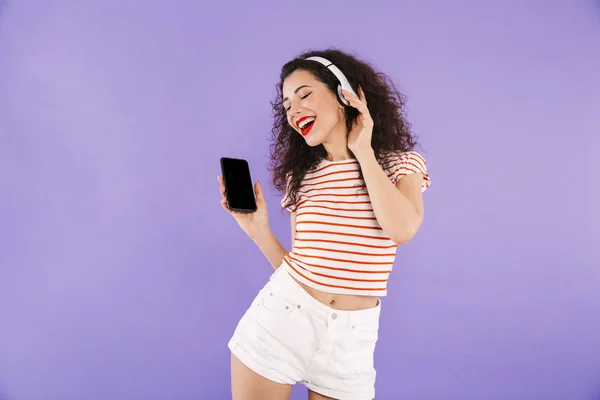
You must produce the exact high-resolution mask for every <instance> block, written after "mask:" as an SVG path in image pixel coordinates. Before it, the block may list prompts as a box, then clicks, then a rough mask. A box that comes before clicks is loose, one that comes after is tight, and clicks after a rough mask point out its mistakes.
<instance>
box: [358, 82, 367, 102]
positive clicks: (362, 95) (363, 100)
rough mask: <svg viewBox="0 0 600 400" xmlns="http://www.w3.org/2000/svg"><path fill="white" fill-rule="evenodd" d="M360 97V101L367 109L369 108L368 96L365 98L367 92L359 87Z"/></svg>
mask: <svg viewBox="0 0 600 400" xmlns="http://www.w3.org/2000/svg"><path fill="white" fill-rule="evenodd" d="M358 96H359V98H360V101H362V102H363V103H364V105H365V107H367V96H365V92H364V90H363V89H362V87H360V86H359V87H358Z"/></svg>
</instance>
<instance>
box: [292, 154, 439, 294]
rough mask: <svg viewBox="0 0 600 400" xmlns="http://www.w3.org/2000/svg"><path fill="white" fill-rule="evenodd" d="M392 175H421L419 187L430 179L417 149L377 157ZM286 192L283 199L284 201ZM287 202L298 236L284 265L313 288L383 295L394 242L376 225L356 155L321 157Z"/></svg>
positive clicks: (334, 291) (343, 292) (425, 186)
mask: <svg viewBox="0 0 600 400" xmlns="http://www.w3.org/2000/svg"><path fill="white" fill-rule="evenodd" d="M380 165H381V166H382V168H383V170H384V171H385V172H386V173H387V175H388V176H389V178H390V180H391V181H392V182H393V183H394V184H396V182H397V181H398V179H400V178H401V177H403V176H405V175H408V174H411V173H416V172H420V173H422V174H423V176H424V179H423V184H422V191H425V189H427V188H428V187H429V184H430V182H431V180H430V178H429V175H428V173H427V168H426V163H425V160H424V159H423V157H422V156H421V155H420V154H418V153H417V152H414V151H410V152H404V153H395V154H393V153H390V154H389V155H387V156H386V157H384V158H383V159H382V160H381V161H380ZM287 200H288V196H287V193H286V195H285V197H284V198H283V199H282V201H281V204H282V205H284V206H285V205H286V203H287ZM296 200H297V201H296V203H295V204H294V205H292V206H288V207H286V209H287V210H288V211H290V212H291V211H296V236H295V238H294V245H293V248H292V250H291V251H290V252H289V253H288V254H287V255H286V256H285V257H284V258H283V263H282V266H281V267H282V268H286V269H287V271H288V272H289V273H290V274H291V275H292V276H293V277H294V278H296V279H297V280H299V281H300V282H302V283H304V284H306V285H307V286H309V287H313V288H315V289H318V290H321V291H324V292H329V293H336V294H353V295H369V296H385V295H387V281H388V278H389V275H390V272H391V270H392V266H393V264H394V259H395V257H396V249H397V247H398V246H397V245H396V244H395V243H394V242H393V241H392V240H391V239H390V238H389V237H388V236H387V235H386V234H385V233H384V231H383V230H382V229H381V227H380V226H379V223H378V222H377V219H376V218H375V214H374V213H373V208H372V207H371V202H370V199H369V195H368V193H367V191H366V186H365V183H364V180H362V179H361V178H360V175H359V164H358V161H356V160H344V161H328V160H322V161H321V162H320V163H319V165H318V166H317V167H316V169H314V170H312V171H310V172H308V173H307V174H306V175H305V177H304V179H303V181H302V185H301V187H300V190H299V192H298V193H297V196H296Z"/></svg>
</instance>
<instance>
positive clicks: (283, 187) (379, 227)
mask: <svg viewBox="0 0 600 400" xmlns="http://www.w3.org/2000/svg"><path fill="white" fill-rule="evenodd" d="M309 57H310V59H309ZM342 71H343V73H342ZM348 81H349V82H350V83H351V85H349V84H348ZM403 108H404V101H403V98H402V96H401V95H400V93H399V92H398V91H397V90H396V89H395V86H394V85H393V83H391V82H390V81H389V79H387V77H386V76H385V75H383V74H381V73H378V72H376V71H375V70H374V69H373V68H372V67H370V66H369V65H368V64H367V63H365V62H362V61H360V60H358V59H357V58H355V57H353V56H351V55H349V54H346V53H343V52H341V51H338V50H326V51H315V52H309V53H306V54H302V55H301V56H299V57H298V58H296V59H294V60H292V61H290V62H289V63H287V64H286V65H284V66H283V69H282V71H281V76H280V82H279V85H278V93H277V97H276V99H275V101H274V103H273V109H274V113H275V122H274V126H273V139H274V143H273V145H272V147H271V150H272V151H271V166H272V170H273V182H274V184H275V187H276V188H277V189H279V190H280V191H282V192H284V193H285V195H284V197H283V200H282V206H283V207H285V208H286V209H287V210H288V211H290V213H291V230H292V249H291V251H288V250H287V249H285V248H284V247H283V246H282V245H281V243H280V242H279V241H278V240H277V238H276V237H275V236H274V235H273V233H272V231H271V230H270V228H269V223H268V218H267V207H266V204H265V199H264V196H263V192H262V188H261V186H260V184H259V183H258V182H257V183H256V184H255V187H254V189H255V193H256V198H257V206H258V210H257V211H256V212H255V213H252V214H243V213H237V212H231V211H229V210H228V208H227V202H226V200H225V192H224V187H223V182H222V179H221V177H219V181H220V182H221V194H222V195H223V199H222V205H223V207H224V208H225V209H226V210H228V211H229V212H230V213H231V215H233V217H234V218H235V220H236V221H237V223H238V224H239V226H240V227H241V228H242V229H243V230H244V232H246V233H247V234H248V236H249V237H250V238H251V239H252V240H253V241H254V242H255V243H256V245H257V246H258V247H259V248H260V250H261V251H262V252H263V254H264V255H265V257H266V258H267V259H268V260H269V262H270V263H271V265H272V266H273V268H274V269H275V272H274V273H273V275H272V276H271V278H270V280H269V282H268V283H267V284H266V285H265V286H264V288H263V289H262V290H261V291H260V293H259V294H258V295H257V297H256V298H255V299H254V301H253V302H252V304H251V306H250V307H249V308H248V310H247V312H246V313H245V314H244V316H243V317H242V319H241V320H240V322H239V324H238V326H237V328H236V330H235V332H234V334H233V337H232V338H231V340H230V342H229V348H230V349H231V353H232V358H231V381H232V391H233V398H234V399H235V400H242V399H243V400H248V399H260V400H266V399H277V400H279V399H288V398H289V397H290V395H291V392H292V386H293V385H294V384H295V383H297V382H301V383H303V384H304V385H306V386H307V387H308V389H309V396H308V398H309V400H316V399H331V398H334V399H372V398H374V396H375V388H374V386H375V374H376V373H375V368H374V357H373V354H374V350H375V344H376V342H377V338H378V327H379V315H380V309H381V302H380V297H383V296H385V295H386V294H387V286H386V283H387V280H388V277H389V274H390V271H391V269H392V265H393V263H394V258H395V251H396V248H397V247H398V246H399V245H401V244H403V243H406V242H408V241H409V240H411V239H412V238H413V237H414V236H415V234H416V232H417V230H418V229H419V226H420V225H421V221H422V220H423V200H422V192H423V191H425V189H426V188H427V187H428V186H429V183H430V179H429V176H428V174H427V170H426V166H425V161H424V159H423V158H422V157H421V156H420V155H419V154H418V153H416V152H415V151H413V148H414V147H415V145H416V140H415V138H414V137H413V135H412V134H411V133H410V130H409V124H408V122H407V121H406V120H405V119H404V115H403Z"/></svg>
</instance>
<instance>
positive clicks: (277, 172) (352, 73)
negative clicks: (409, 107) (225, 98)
mask: <svg viewBox="0 0 600 400" xmlns="http://www.w3.org/2000/svg"><path fill="white" fill-rule="evenodd" d="M311 56H320V57H324V58H326V59H328V60H329V61H331V62H332V63H333V64H335V65H336V66H337V67H338V68H340V69H341V70H342V72H343V73H344V75H346V77H347V78H348V81H349V82H350V84H351V86H352V88H353V89H354V91H355V92H356V93H358V86H360V87H361V88H362V90H363V91H364V94H365V97H366V100H367V105H368V108H369V112H370V114H371V117H372V118H373V123H374V127H373V138H372V141H371V145H372V147H373V150H374V153H375V157H376V158H377V160H379V161H380V162H381V161H382V160H383V159H384V158H385V157H386V154H387V153H389V152H396V151H400V152H404V151H410V150H413V148H414V147H415V146H416V144H417V138H416V136H415V135H413V134H412V133H411V131H410V124H409V123H408V121H407V120H406V118H405V114H406V112H405V105H406V101H405V97H404V95H402V94H401V93H400V91H399V90H398V89H397V88H396V86H395V84H394V83H393V82H392V80H391V79H390V78H389V77H388V76H387V75H386V74H384V73H382V72H378V71H376V70H375V69H374V68H373V67H372V66H371V65H369V64H368V63H367V62H365V61H363V60H360V59H359V58H358V57H356V56H354V55H352V54H349V53H347V52H343V51H341V50H338V49H327V50H317V51H308V52H305V53H303V54H300V55H299V56H298V57H296V58H295V59H293V60H292V61H289V62H288V63H286V64H285V65H284V66H283V67H282V69H281V74H280V77H279V83H278V84H277V94H276V97H275V99H274V100H273V101H272V102H271V105H272V107H273V116H274V122H273V128H272V130H271V133H272V135H271V140H272V144H271V145H270V150H271V152H270V153H271V156H270V165H269V170H270V171H272V173H273V185H274V186H275V188H276V189H277V190H278V191H280V192H281V193H284V192H286V191H287V193H288V200H287V202H286V204H284V206H290V205H293V204H295V203H296V198H297V193H298V190H299V189H300V186H301V183H302V180H303V179H304V176H305V174H306V173H307V172H308V171H310V170H312V169H314V168H315V167H316V166H317V165H318V163H319V162H320V161H321V160H322V159H323V158H324V157H325V156H326V151H325V148H324V147H323V145H322V144H321V145H318V146H316V147H311V146H309V145H308V144H307V143H306V142H305V140H304V138H302V136H300V135H298V134H297V133H296V131H294V129H293V128H292V127H291V126H290V125H289V123H288V120H287V113H286V110H285V108H284V107H283V104H282V90H283V83H284V81H285V79H286V78H287V77H288V76H289V75H291V74H292V73H293V72H294V71H296V70H305V71H308V72H310V73H311V74H312V75H313V76H314V77H315V78H316V79H318V80H320V81H321V82H323V83H324V84H325V85H326V86H327V87H328V88H329V90H331V91H332V93H334V94H335V93H336V92H337V86H338V84H339V82H338V80H337V78H336V77H335V75H334V74H333V73H331V71H329V70H328V69H327V68H325V67H324V66H323V65H321V64H320V63H317V62H314V61H306V60H304V59H305V58H307V57H311ZM357 116H358V111H357V110H356V109H355V108H353V107H345V120H346V128H347V129H348V131H350V130H351V128H352V126H353V124H354V121H355V120H356V117H357Z"/></svg>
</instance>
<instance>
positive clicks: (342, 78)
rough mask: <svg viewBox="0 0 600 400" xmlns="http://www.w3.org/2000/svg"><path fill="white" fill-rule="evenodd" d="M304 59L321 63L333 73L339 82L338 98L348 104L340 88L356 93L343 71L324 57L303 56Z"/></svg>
mask: <svg viewBox="0 0 600 400" xmlns="http://www.w3.org/2000/svg"><path fill="white" fill-rule="evenodd" d="M305 60H308V61H316V62H318V63H320V64H323V65H324V66H325V67H327V69H328V70H330V71H331V72H332V73H333V74H334V75H335V77H336V78H337V80H338V81H339V82H340V84H339V85H338V99H339V100H340V101H341V102H342V103H343V104H345V105H348V104H349V103H348V100H346V99H345V98H344V96H343V95H342V89H344V90H347V91H349V92H350V93H353V94H354V95H356V93H355V92H354V89H352V86H350V82H348V78H346V75H344V73H343V72H342V71H341V70H340V69H339V68H338V67H336V66H335V64H333V63H332V62H331V61H329V60H328V59H326V58H323V57H318V56H313V57H308V58H305Z"/></svg>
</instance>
